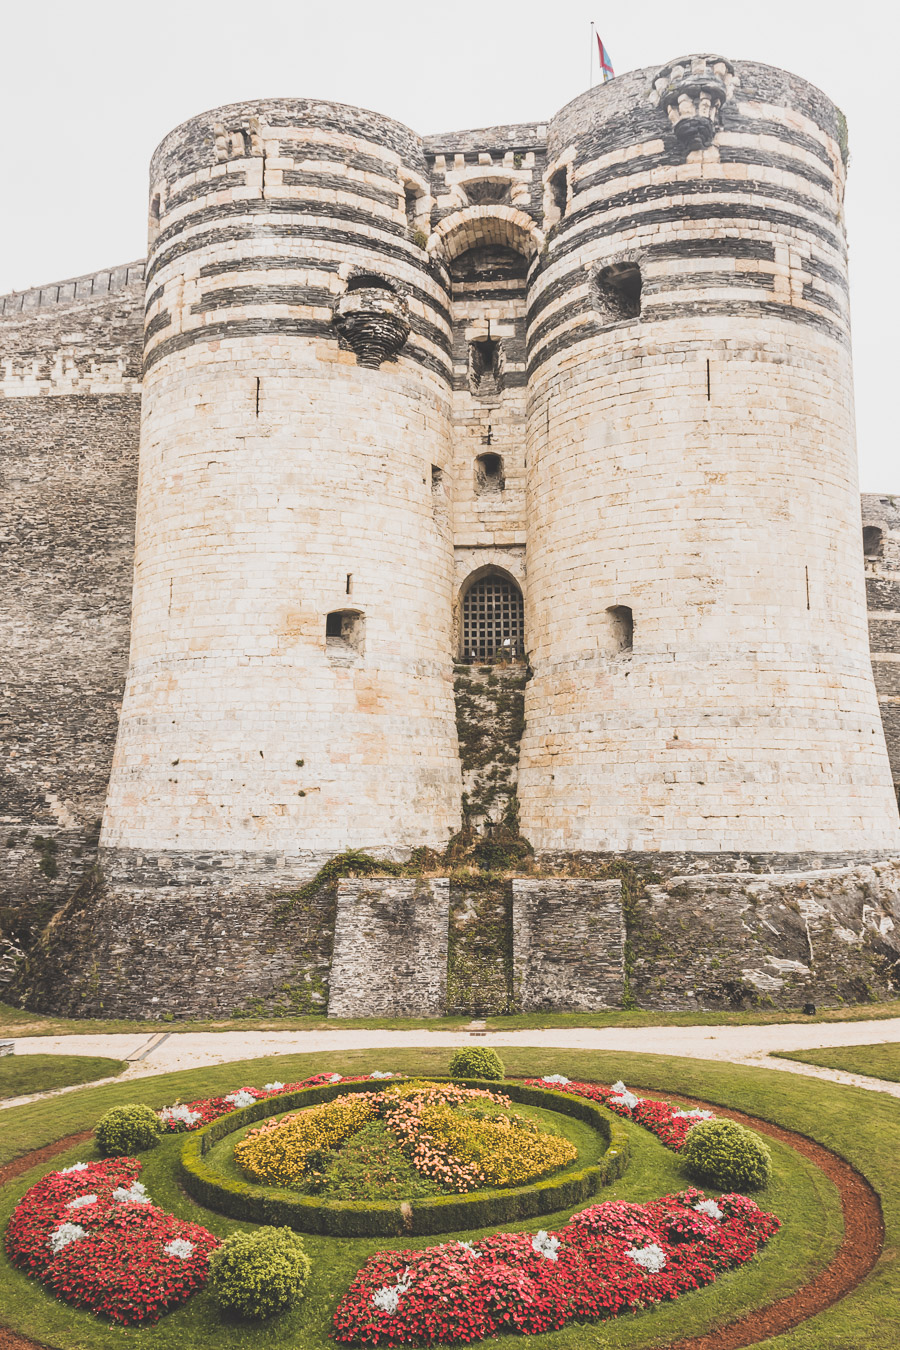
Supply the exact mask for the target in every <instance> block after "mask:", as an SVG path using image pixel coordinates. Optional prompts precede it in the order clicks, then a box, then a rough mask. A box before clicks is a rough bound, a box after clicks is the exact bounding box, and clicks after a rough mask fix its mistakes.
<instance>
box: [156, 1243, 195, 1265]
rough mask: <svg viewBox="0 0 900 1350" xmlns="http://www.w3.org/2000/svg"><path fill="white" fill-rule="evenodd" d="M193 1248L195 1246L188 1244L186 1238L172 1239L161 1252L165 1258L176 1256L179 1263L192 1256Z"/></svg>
mask: <svg viewBox="0 0 900 1350" xmlns="http://www.w3.org/2000/svg"><path fill="white" fill-rule="evenodd" d="M195 1246H196V1244H195V1243H193V1242H188V1240H187V1238H172V1241H171V1242H167V1243H166V1245H165V1246H164V1247H163V1251H164V1252H165V1254H166V1256H177V1257H178V1259H179V1261H187V1259H188V1257H190V1256H193V1255H194V1247H195Z"/></svg>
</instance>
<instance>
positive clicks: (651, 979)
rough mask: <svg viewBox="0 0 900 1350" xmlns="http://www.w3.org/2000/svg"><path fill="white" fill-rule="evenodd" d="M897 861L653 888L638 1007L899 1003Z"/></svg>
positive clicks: (637, 920) (640, 947)
mask: <svg viewBox="0 0 900 1350" xmlns="http://www.w3.org/2000/svg"><path fill="white" fill-rule="evenodd" d="M898 937H900V860H893V861H880V862H879V861H875V862H872V863H870V864H868V865H867V864H857V865H855V866H850V867H844V868H833V869H828V870H824V869H822V870H817V871H807V872H799V871H798V872H788V873H781V874H779V873H771V874H765V875H759V874H753V873H750V872H740V873H727V872H726V873H717V874H713V873H707V874H706V875H689V876H673V877H670V878H669V879H668V880H666V881H663V882H659V883H651V884H649V885H648V886H647V887H646V890H645V891H644V892H643V893H642V894H641V895H640V896H638V897H637V900H636V904H635V910H634V916H633V922H632V925H631V927H630V930H629V941H630V944H631V948H632V951H633V954H634V965H633V970H632V991H633V993H634V995H635V997H636V999H637V1001H638V1003H639V1004H640V1005H641V1006H642V1007H648V1008H669V1009H674V1008H685V1007H697V1008H711V1009H714V1008H722V1007H750V1006H755V1005H757V1004H763V1005H770V1006H773V1007H779V1008H797V1007H803V1006H804V1004H806V1003H827V1004H834V1003H837V1002H839V1001H841V1000H844V1001H846V1002H847V1003H857V1002H865V1001H866V1000H867V999H876V998H885V997H891V996H894V995H895V994H896V981H897V975H898V971H900V942H898Z"/></svg>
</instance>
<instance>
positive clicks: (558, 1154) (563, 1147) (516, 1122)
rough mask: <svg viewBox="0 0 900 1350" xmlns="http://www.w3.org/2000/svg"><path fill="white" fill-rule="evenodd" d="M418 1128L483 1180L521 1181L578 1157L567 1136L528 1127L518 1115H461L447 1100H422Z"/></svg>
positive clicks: (494, 1182)
mask: <svg viewBox="0 0 900 1350" xmlns="http://www.w3.org/2000/svg"><path fill="white" fill-rule="evenodd" d="M421 1121H422V1128H423V1130H425V1131H426V1132H427V1133H428V1134H429V1135H431V1137H432V1138H433V1139H435V1140H437V1141H438V1142H439V1143H440V1144H441V1145H442V1146H443V1148H444V1149H446V1151H447V1152H448V1153H451V1154H453V1156H454V1157H455V1158H458V1159H459V1161H460V1162H461V1163H463V1164H464V1165H467V1166H469V1167H473V1168H475V1169H477V1170H478V1172H480V1173H481V1176H482V1177H483V1178H484V1180H483V1185H485V1186H523V1185H525V1183H526V1182H529V1181H537V1180H538V1179H539V1178H540V1177H543V1176H547V1175H548V1173H550V1172H555V1171H556V1169H557V1168H559V1167H564V1166H565V1165H566V1164H567V1163H570V1162H573V1161H574V1160H575V1158H577V1157H578V1150H577V1149H576V1148H575V1145H574V1144H572V1143H571V1142H570V1141H569V1140H568V1139H564V1138H562V1137H561V1136H560V1135H556V1134H545V1133H544V1132H543V1131H542V1130H537V1129H535V1128H533V1127H531V1128H529V1125H530V1122H527V1121H524V1120H522V1118H521V1117H516V1116H506V1115H502V1114H499V1113H498V1114H497V1115H496V1116H495V1117H494V1118H492V1119H488V1120H478V1119H473V1118H472V1117H470V1116H465V1115H461V1114H460V1113H459V1112H458V1111H454V1110H453V1108H452V1107H448V1106H439V1105H435V1106H426V1107H425V1109H424V1110H423V1112H422V1116H421Z"/></svg>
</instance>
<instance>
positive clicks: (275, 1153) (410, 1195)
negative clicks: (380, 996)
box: [181, 1080, 629, 1237]
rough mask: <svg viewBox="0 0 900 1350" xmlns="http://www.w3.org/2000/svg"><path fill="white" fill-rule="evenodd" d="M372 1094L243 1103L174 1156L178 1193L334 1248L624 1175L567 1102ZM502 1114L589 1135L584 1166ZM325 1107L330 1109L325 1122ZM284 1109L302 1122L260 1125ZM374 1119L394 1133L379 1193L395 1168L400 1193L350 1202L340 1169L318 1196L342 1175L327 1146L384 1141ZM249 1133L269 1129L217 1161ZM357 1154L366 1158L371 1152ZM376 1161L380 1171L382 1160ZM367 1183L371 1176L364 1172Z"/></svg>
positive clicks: (611, 1134)
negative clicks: (549, 1119)
mask: <svg viewBox="0 0 900 1350" xmlns="http://www.w3.org/2000/svg"><path fill="white" fill-rule="evenodd" d="M370 1086H371V1084H370V1082H369V1081H367V1080H360V1081H357V1082H350V1081H348V1080H343V1081H341V1082H338V1083H333V1082H325V1083H322V1084H320V1085H319V1086H311V1087H307V1088H305V1089H304V1090H302V1091H301V1092H297V1093H293V1094H291V1095H290V1096H289V1097H281V1098H280V1099H278V1100H275V1099H261V1100H257V1101H254V1102H253V1103H252V1104H250V1105H248V1106H246V1107H244V1108H242V1109H239V1110H236V1111H234V1112H232V1113H231V1114H229V1115H227V1116H223V1117H220V1118H219V1119H217V1120H214V1121H212V1122H211V1123H210V1124H209V1125H207V1126H205V1127H203V1128H202V1129H199V1130H197V1131H196V1132H195V1133H193V1135H192V1137H191V1138H190V1139H188V1140H187V1141H186V1143H185V1145H184V1148H183V1150H182V1157H181V1169H182V1180H183V1183H184V1186H185V1188H186V1190H187V1191H188V1192H189V1193H190V1194H191V1195H192V1196H193V1197H194V1198H195V1199H197V1200H199V1201H200V1202H201V1203H202V1204H204V1205H208V1206H209V1207H210V1208H211V1209H216V1210H218V1211H220V1212H221V1213H224V1214H228V1215H231V1216H232V1217H234V1218H239V1219H243V1220H247V1221H250V1222H254V1223H265V1224H274V1225H276V1226H280V1225H286V1226H288V1227H290V1228H294V1229H296V1230H299V1231H301V1232H312V1233H329V1234H332V1235H334V1236H341V1237H364V1236H387V1235H392V1234H400V1233H442V1232H444V1233H446V1232H452V1231H454V1230H455V1229H460V1228H472V1227H486V1226H488V1225H492V1224H502V1223H510V1222H515V1221H517V1220H521V1219H526V1218H531V1217H533V1216H535V1215H539V1214H551V1213H553V1212H554V1211H556V1210H560V1209H566V1208H572V1207H573V1206H575V1205H578V1204H582V1203H584V1202H585V1201H587V1200H589V1199H590V1198H591V1196H593V1195H594V1194H596V1192H597V1191H598V1190H599V1189H600V1187H601V1186H603V1185H605V1184H608V1183H609V1182H610V1181H612V1180H613V1179H614V1178H615V1177H617V1176H620V1175H621V1174H622V1173H623V1172H624V1170H625V1167H626V1165H627V1160H628V1152H629V1146H628V1140H627V1137H626V1135H625V1134H624V1132H622V1131H619V1130H617V1128H616V1126H615V1123H614V1122H613V1121H611V1120H610V1117H609V1116H608V1114H607V1113H606V1112H604V1111H602V1110H600V1109H598V1108H597V1107H596V1106H595V1105H594V1104H593V1103H592V1102H588V1101H584V1100H581V1099H579V1098H577V1097H574V1096H572V1097H568V1098H561V1097H559V1096H557V1095H556V1094H554V1093H551V1092H548V1091H545V1090H543V1089H540V1088H534V1087H527V1086H525V1085H523V1084H521V1083H504V1084H503V1088H502V1092H500V1093H497V1092H495V1091H494V1089H493V1085H492V1086H491V1089H490V1090H488V1089H486V1087H485V1084H484V1083H483V1082H473V1081H471V1080H469V1081H465V1080H457V1081H456V1082H455V1083H453V1084H450V1083H448V1082H446V1081H445V1080H443V1081H439V1080H435V1081H434V1082H432V1083H430V1085H423V1084H421V1083H419V1084H410V1083H404V1084H403V1085H402V1087H401V1090H400V1091H398V1092H396V1093H389V1094H387V1095H386V1096H383V1094H381V1093H378V1094H375V1093H371V1092H370V1090H369V1089H370ZM501 1097H502V1099H503V1100H502V1101H501V1100H500V1098H501ZM356 1098H361V1099H362V1100H361V1101H357V1100H355V1099H356ZM454 1099H455V1100H456V1105H455V1106H454ZM512 1103H517V1104H520V1105H524V1106H529V1107H537V1108H539V1110H543V1111H547V1110H549V1111H552V1112H554V1113H555V1114H556V1115H557V1116H562V1117H569V1118H572V1119H573V1120H574V1121H577V1122H581V1124H582V1125H587V1126H588V1127H589V1129H588V1131H582V1132H583V1134H584V1135H585V1136H586V1137H587V1138H588V1139H589V1140H590V1141H591V1152H590V1157H589V1161H588V1162H587V1165H581V1166H580V1167H579V1166H578V1159H577V1157H576V1156H575V1152H576V1151H575V1150H573V1149H572V1148H571V1147H570V1145H569V1141H568V1140H567V1139H566V1138H565V1129H566V1128H569V1127H568V1126H566V1127H564V1128H562V1129H561V1130H560V1132H559V1134H555V1135H551V1134H549V1133H548V1132H546V1131H543V1132H542V1131H541V1130H540V1129H539V1128H535V1129H534V1130H531V1129H530V1128H528V1127H527V1126H526V1125H525V1124H519V1123H517V1122H516V1121H514V1120H513V1117H515V1116H517V1115H519V1113H517V1112H515V1111H513V1110H512V1109H511V1106H512ZM327 1104H333V1108H334V1109H332V1110H322V1109H321V1108H322V1107H324V1106H326V1105H327ZM460 1104H465V1106H466V1110H468V1112H469V1114H466V1110H460V1109H459V1106H460ZM285 1106H290V1107H292V1108H298V1107H299V1108H304V1109H303V1110H302V1111H300V1112H296V1113H295V1114H294V1116H293V1118H289V1119H288V1120H287V1121H284V1122H282V1121H280V1120H279V1121H274V1120H271V1117H274V1116H275V1115H276V1113H279V1112H280V1111H281V1110H283V1108H284V1107H285ZM309 1108H313V1109H312V1110H310V1109H309ZM376 1109H379V1110H380V1109H384V1110H386V1111H387V1115H388V1117H389V1118H390V1120H391V1122H392V1128H391V1130H390V1131H388V1133H390V1134H391V1136H392V1138H393V1140H394V1154H393V1160H392V1161H391V1160H388V1161H389V1162H390V1164H391V1165H390V1168H389V1174H388V1177H387V1180H388V1181H389V1182H390V1181H394V1182H397V1181H398V1173H397V1170H396V1169H397V1167H398V1166H399V1161H401V1160H402V1161H403V1163H404V1164H405V1166H406V1168H407V1172H406V1173H405V1174H403V1177H402V1179H403V1180H404V1187H403V1188H399V1189H395V1190H393V1191H392V1190H391V1189H389V1188H386V1189H383V1190H382V1191H381V1194H382V1195H384V1196H385V1198H383V1199H372V1198H358V1197H359V1189H358V1188H357V1190H356V1191H354V1190H353V1188H352V1186H346V1185H343V1182H346V1181H347V1180H348V1178H347V1173H346V1170H345V1171H344V1173H343V1176H342V1177H341V1178H340V1179H341V1181H342V1185H341V1186H339V1187H337V1188H336V1189H334V1190H333V1191H332V1193H331V1194H329V1193H328V1186H329V1184H330V1180H329V1177H330V1178H331V1180H333V1179H334V1173H333V1172H330V1171H329V1170H325V1171H323V1164H327V1169H331V1168H332V1167H333V1166H336V1167H337V1171H338V1173H340V1159H341V1151H342V1150H341V1148H337V1149H336V1147H335V1146H342V1148H343V1150H346V1149H347V1147H348V1143H347V1141H348V1140H350V1138H351V1136H352V1135H354V1134H356V1135H357V1136H362V1135H363V1133H364V1131H365V1130H367V1129H369V1128H370V1127H371V1126H373V1125H378V1126H379V1127H380V1128H383V1127H384V1119H383V1118H382V1117H380V1116H377V1115H376ZM479 1111H481V1118H480V1119H479V1116H478V1113H479ZM492 1117H496V1119H492ZM520 1119H521V1117H520ZM257 1121H261V1122H266V1124H265V1126H264V1127H263V1128H261V1129H260V1130H258V1131H255V1132H253V1134H252V1135H251V1134H248V1135H247V1136H246V1137H245V1139H243V1140H241V1141H240V1142H239V1143H238V1145H237V1148H236V1149H234V1150H233V1151H232V1150H231V1149H230V1148H228V1149H227V1154H226V1153H225V1152H223V1151H222V1150H219V1151H218V1152H215V1150H216V1148H217V1145H219V1144H220V1143H221V1141H223V1140H225V1139H226V1138H227V1137H228V1135H230V1134H232V1133H234V1132H236V1131H239V1130H242V1129H243V1128H244V1127H246V1126H247V1125H250V1124H255V1123H256V1122H257ZM393 1127H395V1128H396V1133H394V1128H393ZM578 1128H579V1129H580V1128H581V1126H579V1127H578ZM382 1142H383V1140H382ZM368 1143H369V1144H371V1145H372V1147H375V1145H377V1144H378V1140H377V1139H376V1140H374V1141H373V1140H371V1139H369V1140H368ZM210 1154H213V1156H212V1157H211V1156H210ZM232 1156H233V1157H234V1158H236V1160H237V1161H238V1162H239V1163H240V1165H241V1166H242V1167H243V1168H245V1170H246V1173H247V1174H248V1175H250V1176H252V1177H253V1178H254V1181H253V1182H250V1181H248V1182H236V1181H234V1180H233V1178H232V1177H231V1176H229V1175H228V1170H229V1166H230V1160H231V1158H232ZM329 1160H330V1161H329ZM335 1160H336V1161H335ZM381 1160H382V1161H383V1159H381ZM369 1161H371V1159H367V1162H369ZM226 1162H227V1163H228V1165H227V1166H226ZM376 1162H379V1165H380V1160H379V1158H376ZM367 1170H368V1172H369V1174H371V1172H372V1168H371V1167H369V1168H368V1169H367ZM548 1173H550V1175H548ZM257 1178H258V1179H259V1181H260V1182H262V1183H263V1184H259V1183H258V1182H257V1181H256V1179H257ZM525 1178H531V1179H530V1180H525ZM288 1186H290V1188H291V1189H290V1190H289V1189H287V1187H288ZM277 1187H281V1189H276V1188H277ZM299 1187H302V1188H303V1189H299ZM473 1187H479V1188H480V1189H473ZM347 1196H349V1197H351V1198H346V1197H347Z"/></svg>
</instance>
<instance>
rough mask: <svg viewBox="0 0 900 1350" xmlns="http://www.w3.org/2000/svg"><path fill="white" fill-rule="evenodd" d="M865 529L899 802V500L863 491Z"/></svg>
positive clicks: (872, 621)
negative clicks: (867, 539)
mask: <svg viewBox="0 0 900 1350" xmlns="http://www.w3.org/2000/svg"><path fill="white" fill-rule="evenodd" d="M862 522H863V528H864V530H865V527H866V526H868V527H869V529H870V531H873V530H874V531H878V534H877V535H876V536H875V537H874V540H873V538H872V534H871V533H869V534H868V535H866V534H864V535H863V538H864V540H865V539H866V538H867V537H868V538H869V540H870V547H869V548H868V549H866V598H867V603H868V607H869V648H870V650H871V653H872V670H873V672H874V675H875V689H876V690H877V693H878V704H879V707H880V708H881V721H882V725H883V726H884V734H885V739H886V741H887V748H888V758H889V759H890V761H891V773H892V775H893V778H894V787H895V788H896V790H897V799H898V801H900V498H898V497H893V496H891V495H889V494H885V495H879V494H877V493H874V492H871V493H870V492H866V493H863V498H862Z"/></svg>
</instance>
